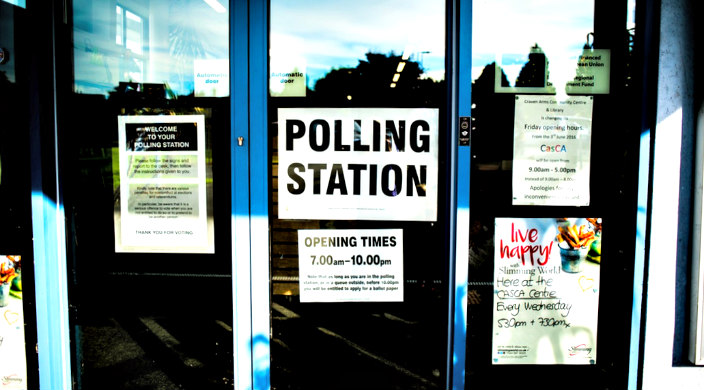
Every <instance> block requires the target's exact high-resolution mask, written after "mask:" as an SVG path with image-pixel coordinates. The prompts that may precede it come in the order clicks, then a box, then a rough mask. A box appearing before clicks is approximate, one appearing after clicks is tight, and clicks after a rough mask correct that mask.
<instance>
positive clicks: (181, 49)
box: [169, 1, 205, 89]
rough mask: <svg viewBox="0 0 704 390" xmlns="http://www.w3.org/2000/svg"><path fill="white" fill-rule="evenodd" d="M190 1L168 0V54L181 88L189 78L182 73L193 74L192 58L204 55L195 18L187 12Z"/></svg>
mask: <svg viewBox="0 0 704 390" xmlns="http://www.w3.org/2000/svg"><path fill="white" fill-rule="evenodd" d="M189 4H190V2H184V1H174V2H170V3H169V6H170V9H169V15H170V21H171V23H170V24H169V54H170V55H171V57H172V58H173V59H174V62H175V63H176V67H177V68H178V70H179V71H178V72H177V74H178V77H179V83H180V84H181V87H182V88H181V89H183V87H184V85H183V84H184V81H185V80H187V79H190V78H186V77H184V75H187V74H188V75H191V74H193V60H195V59H197V58H204V57H205V48H204V47H203V43H202V42H203V39H201V36H200V35H199V34H198V27H197V25H196V23H197V21H198V20H197V19H195V18H192V17H191V15H192V13H191V12H187V11H186V10H187V7H190V5H189Z"/></svg>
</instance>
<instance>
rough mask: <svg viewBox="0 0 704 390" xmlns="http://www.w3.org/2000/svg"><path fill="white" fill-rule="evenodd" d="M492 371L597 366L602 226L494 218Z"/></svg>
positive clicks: (568, 220)
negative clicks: (520, 366)
mask: <svg viewBox="0 0 704 390" xmlns="http://www.w3.org/2000/svg"><path fill="white" fill-rule="evenodd" d="M495 243H496V245H495V252H494V261H495V265H494V305H493V306H494V308H493V312H494V313H493V346H492V362H493V364H596V356H597V353H596V352H597V344H596V333H597V319H598V303H599V280H600V269H601V267H600V264H601V218H497V219H496V231H495Z"/></svg>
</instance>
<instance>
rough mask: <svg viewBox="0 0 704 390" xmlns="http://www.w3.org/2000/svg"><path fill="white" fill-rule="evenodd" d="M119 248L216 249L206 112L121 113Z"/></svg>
mask: <svg viewBox="0 0 704 390" xmlns="http://www.w3.org/2000/svg"><path fill="white" fill-rule="evenodd" d="M118 128H119V167H120V188H119V194H120V200H119V213H116V216H115V232H116V237H115V251H116V252H190V253H213V251H214V246H213V241H214V240H213V234H212V227H211V226H210V225H211V224H210V223H209V222H208V214H207V208H208V204H207V199H208V197H207V194H206V173H205V164H206V162H205V119H204V116H203V115H172V116H120V117H118Z"/></svg>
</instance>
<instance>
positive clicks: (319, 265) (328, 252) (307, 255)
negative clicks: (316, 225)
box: [298, 229, 404, 302]
mask: <svg viewBox="0 0 704 390" xmlns="http://www.w3.org/2000/svg"><path fill="white" fill-rule="evenodd" d="M298 269H299V284H300V286H299V289H300V294H301V295H300V296H301V302H354V301H366V302H403V282H404V280H403V230H401V229H380V230H371V229H369V230H299V231H298Z"/></svg>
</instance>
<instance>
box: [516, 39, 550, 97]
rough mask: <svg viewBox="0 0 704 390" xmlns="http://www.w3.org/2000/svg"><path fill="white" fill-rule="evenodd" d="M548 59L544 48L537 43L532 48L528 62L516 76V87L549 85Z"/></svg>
mask: <svg viewBox="0 0 704 390" xmlns="http://www.w3.org/2000/svg"><path fill="white" fill-rule="evenodd" d="M547 69H548V59H547V57H546V56H545V53H544V52H543V49H541V48H540V46H538V44H537V43H536V44H535V46H533V47H531V48H530V53H529V54H528V62H526V64H525V65H523V68H522V69H521V72H520V73H519V74H518V78H516V87H537V88H543V87H545V86H547V85H548V84H547V79H548V75H547Z"/></svg>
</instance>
